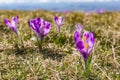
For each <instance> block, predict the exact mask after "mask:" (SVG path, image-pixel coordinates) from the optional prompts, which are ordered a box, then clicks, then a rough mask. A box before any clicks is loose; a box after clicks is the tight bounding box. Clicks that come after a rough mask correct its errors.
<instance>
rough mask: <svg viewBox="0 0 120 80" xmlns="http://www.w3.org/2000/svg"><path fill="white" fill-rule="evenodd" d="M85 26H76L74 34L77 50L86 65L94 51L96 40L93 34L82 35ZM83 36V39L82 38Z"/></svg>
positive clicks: (85, 33)
mask: <svg viewBox="0 0 120 80" xmlns="http://www.w3.org/2000/svg"><path fill="white" fill-rule="evenodd" d="M82 29H83V26H82V25H81V24H77V25H76V30H75V33H74V41H75V44H76V47H77V50H78V51H79V52H80V53H81V55H82V57H83V59H84V61H85V63H86V60H87V58H88V56H89V54H90V52H91V51H92V49H93V46H94V43H95V38H94V34H93V32H88V31H85V32H84V33H83V35H82ZM81 36H82V37H81Z"/></svg>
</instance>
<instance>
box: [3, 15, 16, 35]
mask: <svg viewBox="0 0 120 80" xmlns="http://www.w3.org/2000/svg"><path fill="white" fill-rule="evenodd" d="M4 23H5V24H6V25H7V26H8V27H9V28H10V29H12V30H13V31H14V32H15V33H16V34H17V35H18V32H17V23H18V16H16V17H12V19H11V20H7V19H4Z"/></svg>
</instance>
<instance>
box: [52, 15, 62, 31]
mask: <svg viewBox="0 0 120 80" xmlns="http://www.w3.org/2000/svg"><path fill="white" fill-rule="evenodd" d="M54 20H55V23H56V24H57V26H58V31H59V33H60V26H62V25H63V22H64V20H63V17H62V16H60V17H58V16H55V17H54Z"/></svg>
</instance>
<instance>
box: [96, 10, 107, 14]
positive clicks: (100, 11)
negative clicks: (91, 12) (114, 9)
mask: <svg viewBox="0 0 120 80" xmlns="http://www.w3.org/2000/svg"><path fill="white" fill-rule="evenodd" d="M105 12H106V11H105V10H104V9H98V10H96V13H98V14H102V13H105Z"/></svg>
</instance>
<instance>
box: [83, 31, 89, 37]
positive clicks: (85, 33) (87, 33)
mask: <svg viewBox="0 0 120 80" xmlns="http://www.w3.org/2000/svg"><path fill="white" fill-rule="evenodd" d="M85 36H86V39H88V38H89V32H88V31H85V32H84V33H83V37H85Z"/></svg>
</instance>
